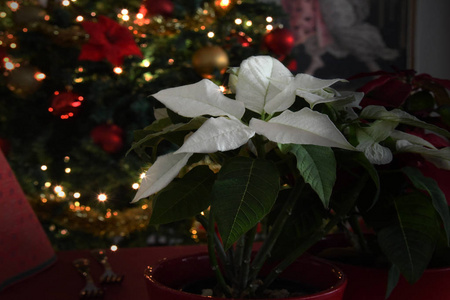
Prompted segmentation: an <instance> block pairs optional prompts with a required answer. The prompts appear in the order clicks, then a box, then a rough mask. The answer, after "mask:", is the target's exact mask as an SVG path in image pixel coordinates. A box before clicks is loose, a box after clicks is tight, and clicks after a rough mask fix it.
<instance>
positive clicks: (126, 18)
mask: <svg viewBox="0 0 450 300" xmlns="http://www.w3.org/2000/svg"><path fill="white" fill-rule="evenodd" d="M122 20H124V21H129V20H130V16H129V15H123V16H122Z"/></svg>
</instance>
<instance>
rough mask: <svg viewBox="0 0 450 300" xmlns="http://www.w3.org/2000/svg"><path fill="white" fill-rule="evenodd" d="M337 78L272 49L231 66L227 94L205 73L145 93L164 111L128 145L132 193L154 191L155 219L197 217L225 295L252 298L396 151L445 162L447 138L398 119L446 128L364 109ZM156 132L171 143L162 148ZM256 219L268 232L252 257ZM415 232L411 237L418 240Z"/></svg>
mask: <svg viewBox="0 0 450 300" xmlns="http://www.w3.org/2000/svg"><path fill="white" fill-rule="evenodd" d="M342 81H344V80H341V79H329V80H324V79H318V78H315V77H313V76H310V75H307V74H297V75H296V76H294V75H293V74H292V73H291V72H290V71H289V70H288V69H287V68H286V67H285V66H284V65H283V64H282V63H281V62H279V61H278V60H276V59H274V58H272V57H269V56H254V57H250V58H248V59H246V60H244V61H243V62H242V63H241V65H240V67H239V68H230V70H229V86H228V88H229V91H231V93H227V94H224V93H223V91H222V90H221V88H220V87H219V86H218V85H216V84H215V83H213V82H212V81H210V80H207V79H204V80H201V81H200V82H198V83H195V84H190V85H185V86H180V87H175V88H169V89H165V90H162V91H160V92H158V93H156V94H154V95H153V97H154V98H156V99H157V100H158V101H160V102H161V103H162V104H164V106H165V107H166V108H167V110H168V114H167V115H166V117H162V118H159V119H157V120H156V121H155V122H154V123H152V124H151V125H149V126H148V127H146V128H144V129H143V130H139V131H136V134H135V137H136V140H135V143H134V144H133V145H132V149H133V150H135V151H136V152H137V153H138V154H139V155H141V156H142V157H144V158H146V159H148V160H149V162H150V163H151V166H150V168H149V169H148V171H147V173H146V176H145V177H144V178H143V179H142V183H141V185H140V188H139V190H138V192H137V193H136V196H135V198H134V199H133V202H136V201H138V200H139V199H142V198H150V199H151V201H152V214H151V218H150V223H151V224H163V223H170V222H174V221H178V220H182V219H186V218H191V217H196V218H197V219H198V220H199V221H200V222H201V223H202V224H203V225H204V227H205V228H206V229H207V232H208V245H209V253H210V256H211V263H212V264H213V265H215V264H219V261H221V264H220V265H222V266H224V268H223V269H222V268H217V266H216V268H213V269H214V270H215V272H216V276H217V279H218V284H219V286H220V287H221V290H222V293H223V295H225V296H228V297H231V296H232V297H244V295H249V297H252V296H253V297H254V296H255V295H256V294H257V293H258V292H259V291H261V290H263V289H264V288H266V287H267V286H268V285H270V283H271V282H272V281H273V280H274V279H275V278H276V276H277V274H279V273H280V271H281V270H282V269H283V268H285V267H286V266H288V265H289V264H290V263H292V262H293V261H294V260H295V259H297V258H298V257H299V256H300V255H301V254H303V253H304V252H305V251H306V250H307V249H308V248H309V247H310V246H311V245H313V244H314V243H315V242H316V241H318V240H320V239H321V238H322V237H323V235H325V234H326V233H327V232H329V231H330V230H331V229H333V228H335V226H336V225H337V224H340V223H342V222H344V221H345V220H346V218H347V217H348V216H349V215H350V214H352V213H354V212H355V211H357V210H358V203H359V201H360V199H361V197H362V193H363V192H365V190H366V189H367V188H368V186H369V187H372V188H373V189H374V191H375V192H373V191H371V192H370V196H369V197H367V196H366V197H365V201H364V203H367V202H368V201H367V199H370V201H371V203H375V202H377V199H378V195H380V194H381V193H382V189H383V186H382V184H381V183H380V177H379V176H378V173H379V171H378V169H377V168H378V166H389V165H390V164H393V162H394V161H395V160H394V159H393V157H394V155H396V154H397V153H400V152H411V153H416V154H419V155H422V156H423V157H425V158H426V159H428V160H429V161H431V162H433V163H434V164H436V165H438V166H439V167H443V168H447V169H450V153H449V149H436V148H435V147H434V146H433V145H431V144H430V143H428V142H427V141H425V140H423V139H421V138H419V137H416V136H414V135H411V134H408V133H406V132H405V131H401V130H400V128H401V127H402V126H417V127H420V128H425V129H427V130H432V131H435V132H437V133H439V134H441V135H443V136H446V137H449V136H450V135H449V133H448V132H447V131H445V130H443V129H441V128H439V127H436V126H434V125H431V124H427V123H425V122H423V121H420V120H419V119H417V118H415V117H413V116H411V115H409V114H407V113H405V112H403V111H401V110H391V111H388V110H387V109H386V108H384V107H381V106H369V107H366V108H364V109H361V108H360V107H359V102H360V101H361V99H362V97H363V95H362V94H361V93H356V92H342V91H341V92H340V91H338V90H336V89H333V88H331V86H332V85H334V84H336V83H338V82H342ZM162 141H168V142H170V144H171V145H173V149H174V151H173V152H168V151H166V152H163V150H161V149H162V147H160V146H161V145H162V144H161V142H162ZM164 145H165V146H166V147H165V148H164V149H167V143H164ZM205 158H206V159H205ZM205 161H207V162H208V163H205ZM213 166H214V168H213ZM337 174H347V175H348V174H350V175H349V176H350V177H349V176H347V177H349V178H350V180H351V185H350V187H346V188H343V189H342V188H341V189H340V188H339V186H340V185H339V184H337V183H336V182H337V181H338V179H339V176H338V175H337ZM355 174H357V175H356V176H355ZM404 174H406V176H407V177H408V178H409V179H410V180H411V181H413V182H416V183H417V185H416V187H417V189H418V190H425V191H428V192H429V194H430V197H431V198H432V204H433V208H434V210H433V211H435V212H437V216H438V218H437V217H436V218H435V219H436V220H438V221H439V222H440V223H443V224H444V225H445V226H444V228H445V230H446V235H447V237H448V236H449V235H448V233H449V229H450V217H449V214H448V209H447V210H445V209H444V206H445V205H446V202H445V196H444V198H442V195H441V194H439V191H440V190H439V191H438V189H436V188H435V186H434V185H433V183H430V182H428V181H426V180H424V181H423V182H422V181H421V179H422V177H423V176H422V175H421V174H417V173H416V172H413V171H412V170H408V169H407V170H405V172H404ZM425 182H426V183H425ZM444 204H445V205H444ZM261 224H262V225H263V226H262V228H263V231H264V232H263V233H264V236H265V239H264V241H263V242H262V245H261V247H260V248H259V250H258V252H257V254H256V256H255V257H254V259H252V260H250V257H251V254H252V249H253V243H254V241H255V240H254V238H255V233H256V231H257V228H261V226H260V225H261ZM258 226H259V227H258ZM402 226H403V227H402ZM411 226H412V227H414V228H408V226H405V225H401V226H400V227H401V228H400V229H401V230H403V231H404V233H405V232H406V235H408V234H409V235H411V236H412V235H413V234H414V232H413V231H414V230H416V231H417V230H419V231H420V228H419V229H417V228H415V227H416V226H415V224H414V226H413V225H411ZM216 227H217V231H215V228H216ZM293 228H299V230H297V231H296V233H294V232H293V231H292V229H293ZM397 229H398V228H395V229H394V231H395V230H397ZM416 233H417V232H416ZM416 236H417V234H416ZM397 237H398V235H394V236H393V237H392V236H391V237H387V239H388V240H389V239H391V240H392V238H394V239H396V238H397ZM415 239H416V240H414V245H411V243H409V244H408V245H407V247H409V248H408V249H409V250H414V251H416V250H417V251H420V249H419V248H420V246H421V245H419V243H420V241H419V240H418V238H417V237H415ZM402 241H405V243H408V241H409V239H408V240H407V238H405V237H403V238H402ZM396 242H398V241H396ZM283 243H288V244H289V245H290V246H289V247H288V248H289V249H290V252H289V253H287V254H285V255H284V259H283V260H281V262H280V264H279V265H278V267H277V268H275V269H274V271H273V272H272V273H271V274H269V276H267V277H266V278H265V279H264V281H263V283H262V284H260V285H255V284H254V283H255V279H257V278H258V272H259V271H260V269H261V267H262V265H263V264H264V262H265V261H266V260H267V259H268V257H269V256H271V254H273V253H276V249H277V245H282V244H283ZM414 247H417V249H413V248H414ZM391 250H392V251H391ZM391 250H389V249H388V250H387V252H388V254H387V255H388V257H389V258H390V259H391V260H392V262H393V263H394V264H397V267H398V268H399V269H400V271H401V272H402V273H406V274H410V273H411V272H413V273H414V272H416V271H415V270H414V271H410V269H409V267H411V265H414V264H416V263H417V261H416V260H415V258H413V259H410V260H409V261H406V262H405V257H404V255H402V256H403V257H398V256H399V255H398V254H396V252H395V249H391ZM400 253H403V252H400ZM423 260H426V259H422V260H421V262H420V263H421V264H424V263H425V262H424V261H423ZM414 276H416V274H414ZM414 276H413V275H411V277H414ZM416 277H417V276H416Z"/></svg>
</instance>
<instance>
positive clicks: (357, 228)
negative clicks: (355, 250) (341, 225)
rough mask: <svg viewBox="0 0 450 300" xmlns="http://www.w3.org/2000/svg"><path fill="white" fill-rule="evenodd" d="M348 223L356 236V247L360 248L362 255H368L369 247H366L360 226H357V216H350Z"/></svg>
mask: <svg viewBox="0 0 450 300" xmlns="http://www.w3.org/2000/svg"><path fill="white" fill-rule="evenodd" d="M348 221H349V223H350V226H351V227H352V229H353V231H354V232H355V234H356V238H357V240H358V246H359V247H360V248H361V251H362V252H364V253H370V250H369V247H368V246H367V241H366V239H365V237H364V233H363V232H362V230H361V226H360V225H359V222H358V216H357V215H356V214H352V215H350V217H349V219H348Z"/></svg>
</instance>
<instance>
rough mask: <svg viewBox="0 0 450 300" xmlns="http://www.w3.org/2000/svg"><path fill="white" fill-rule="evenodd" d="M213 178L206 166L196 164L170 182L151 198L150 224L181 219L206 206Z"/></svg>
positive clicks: (194, 213) (213, 175) (196, 212)
mask: <svg viewBox="0 0 450 300" xmlns="http://www.w3.org/2000/svg"><path fill="white" fill-rule="evenodd" d="M214 179H215V174H214V172H213V171H211V170H210V169H209V167H208V166H198V167H195V168H194V169H192V170H191V171H190V172H188V173H187V174H186V175H185V176H184V177H183V178H182V179H180V180H177V181H173V182H172V183H170V184H169V185H168V186H167V187H166V188H164V189H163V190H162V191H160V192H159V193H158V194H157V195H156V197H155V198H154V199H153V210H152V216H151V218H150V224H166V223H171V222H175V221H179V220H183V219H186V218H188V217H192V216H194V215H196V214H198V213H200V212H201V211H203V210H205V209H206V208H208V206H209V204H210V200H211V189H212V186H213V183H214Z"/></svg>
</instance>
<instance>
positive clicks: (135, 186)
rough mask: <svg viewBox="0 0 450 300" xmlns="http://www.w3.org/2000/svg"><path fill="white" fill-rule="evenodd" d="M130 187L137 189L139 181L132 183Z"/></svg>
mask: <svg viewBox="0 0 450 300" xmlns="http://www.w3.org/2000/svg"><path fill="white" fill-rule="evenodd" d="M131 187H132V188H133V190H137V189H138V188H139V183H133V185H132V186H131Z"/></svg>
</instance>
